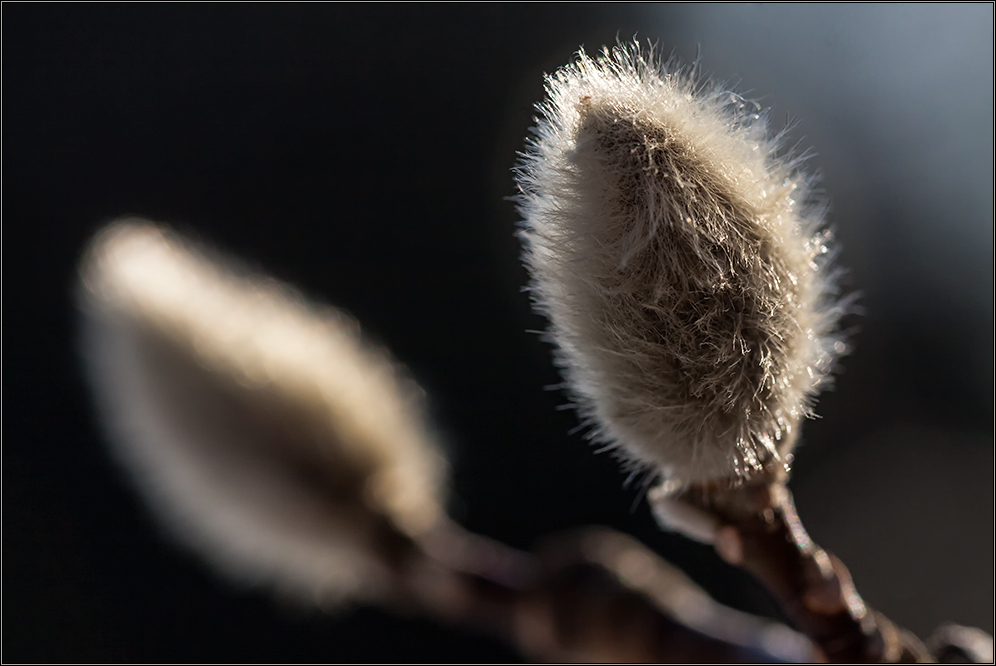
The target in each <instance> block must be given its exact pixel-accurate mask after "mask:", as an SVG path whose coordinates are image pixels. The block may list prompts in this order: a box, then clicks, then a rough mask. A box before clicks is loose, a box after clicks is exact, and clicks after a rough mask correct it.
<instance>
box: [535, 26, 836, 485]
mask: <svg viewBox="0 0 996 666" xmlns="http://www.w3.org/2000/svg"><path fill="white" fill-rule="evenodd" d="M538 109H539V112H540V117H539V119H538V121H537V122H538V125H537V127H536V128H535V130H534V132H535V136H534V138H533V139H532V140H531V141H530V143H529V146H528V149H527V152H526V153H525V154H524V155H523V157H522V161H521V163H520V164H519V166H518V168H517V169H516V177H517V181H518V185H519V189H520V192H521V194H520V195H519V197H518V204H519V210H520V214H521V215H522V217H523V220H524V221H523V223H522V231H521V237H522V239H523V243H524V246H525V251H524V260H525V263H526V265H527V267H528V269H529V272H530V274H531V278H532V283H531V292H532V296H533V299H534V302H535V304H536V307H537V308H538V310H540V311H541V312H542V313H544V314H545V315H546V316H547V317H548V318H549V319H550V328H549V334H548V335H549V339H550V340H551V341H552V342H553V343H554V344H555V347H556V352H555V353H556V360H557V363H558V365H559V366H560V368H561V369H562V372H563V374H564V376H565V378H566V380H567V385H568V387H569V389H570V392H571V395H572V399H573V401H574V403H575V405H576V407H577V409H578V411H579V413H580V415H581V417H582V420H583V422H584V423H585V424H586V425H588V426H590V427H591V431H590V436H591V437H592V438H593V439H594V440H595V441H596V442H597V443H600V444H603V445H607V446H609V447H611V448H613V449H614V450H616V451H617V452H618V453H619V454H620V455H621V456H622V457H623V459H624V460H626V461H627V462H628V464H630V465H631V466H633V467H636V468H648V469H651V470H654V471H658V472H660V473H661V474H662V475H663V476H665V477H666V478H668V479H671V480H672V481H673V482H677V483H682V484H684V483H712V482H715V483H727V482H729V483H735V482H737V481H739V480H743V479H745V478H749V477H751V476H754V475H756V474H758V473H759V472H761V471H762V470H763V469H766V468H768V466H769V465H775V466H776V467H779V466H781V465H785V464H787V461H788V456H789V453H790V451H791V449H792V447H793V446H794V443H795V441H796V437H797V431H798V425H799V422H800V419H801V418H802V417H804V416H808V415H811V414H812V412H811V408H812V405H813V402H814V397H815V395H816V393H817V391H818V390H819V389H820V388H821V387H822V386H823V385H824V384H825V382H826V381H827V380H828V373H829V371H830V368H831V365H832V362H833V360H834V358H835V357H836V356H838V355H839V354H840V353H841V352H843V351H844V344H843V342H842V341H841V339H840V338H839V337H838V336H837V335H835V333H834V329H835V326H836V324H837V320H838V319H839V317H840V314H841V312H842V309H843V308H842V305H841V303H840V302H839V301H838V300H837V299H836V298H835V294H836V289H835V288H834V284H833V283H834V280H833V278H834V274H833V272H832V271H831V270H830V269H829V266H828V262H829V260H830V254H829V252H828V243H829V242H830V234H829V232H828V231H827V230H826V229H825V228H824V226H823V224H824V222H823V212H824V208H823V207H821V206H819V205H816V204H815V203H814V202H812V201H811V199H812V197H811V185H812V178H810V177H809V176H806V175H805V174H803V173H801V172H800V171H799V170H798V167H799V163H800V162H801V160H799V159H788V158H786V157H783V156H781V155H780V150H779V146H778V143H779V141H778V138H777V137H770V136H769V135H768V133H767V127H766V119H765V117H764V115H763V114H762V113H761V112H760V109H759V107H757V106H756V105H753V104H751V103H749V102H745V101H744V100H743V99H742V98H741V97H740V96H738V95H736V94H734V93H731V92H729V91H727V90H724V89H722V88H721V87H709V86H707V85H705V84H703V83H701V82H699V81H696V80H695V78H694V76H692V75H690V74H688V73H687V72H685V71H682V70H680V69H677V68H674V67H672V66H670V65H669V64H661V63H660V62H659V61H658V60H656V58H655V56H654V54H653V52H652V50H651V51H649V52H645V51H642V50H641V49H640V48H639V46H637V45H627V46H618V47H616V48H613V49H611V50H604V51H603V52H602V53H601V55H599V56H598V57H597V58H591V57H589V56H587V55H586V54H585V53H584V51H581V52H580V53H579V54H578V56H577V59H576V60H575V61H574V62H573V63H572V64H570V65H567V66H565V67H563V68H561V69H560V70H559V71H557V72H556V73H555V74H553V75H552V76H548V77H547V79H546V99H545V101H544V102H543V103H542V104H540V105H539V106H538Z"/></svg>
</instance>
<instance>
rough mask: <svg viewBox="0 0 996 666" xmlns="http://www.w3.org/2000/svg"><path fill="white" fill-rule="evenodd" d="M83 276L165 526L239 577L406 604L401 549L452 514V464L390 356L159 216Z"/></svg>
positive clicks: (114, 413) (337, 597)
mask: <svg viewBox="0 0 996 666" xmlns="http://www.w3.org/2000/svg"><path fill="white" fill-rule="evenodd" d="M81 273H82V283H81V284H82V286H81V298H80V301H81V309H82V312H83V352H84V356H85V360H86V362H87V363H86V364H87V370H88V376H89V379H90V381H91V385H92V387H93V389H94V393H95V397H96V399H97V403H98V407H99V408H100V415H101V417H102V421H103V423H104V426H105V428H106V429H107V432H108V435H109V439H110V440H111V444H112V445H113V450H114V452H115V453H116V454H117V457H118V458H119V459H120V461H121V462H122V463H123V464H124V466H125V467H126V469H127V470H128V471H129V472H130V473H131V476H132V479H133V481H134V482H135V483H136V485H137V486H138V488H139V490H140V491H141V492H142V494H143V495H144V496H145V498H146V499H147V500H148V501H149V503H150V505H151V506H152V508H153V509H154V510H155V512H156V514H157V515H158V516H159V517H160V518H161V519H162V520H163V522H164V523H165V524H166V526H167V527H169V528H170V529H171V530H172V532H173V533H174V534H175V535H176V536H177V537H178V538H179V539H180V540H181V541H183V542H185V543H186V544H187V545H188V546H190V547H192V548H194V549H195V550H197V551H198V552H200V554H201V555H203V556H204V557H206V558H207V559H208V560H209V561H211V562H212V563H213V564H214V565H215V566H217V567H218V568H219V569H220V570H221V571H222V572H223V573H226V574H228V575H231V576H234V577H235V578H237V579H241V580H244V581H247V582H250V583H254V584H264V585H269V586H273V587H275V588H277V589H278V590H279V591H280V592H282V593H284V594H289V595H290V596H292V597H294V598H298V599H303V600H304V601H306V602H314V603H318V604H321V605H330V604H334V603H336V602H338V601H341V600H344V599H346V598H357V599H360V600H366V601H380V600H386V599H389V598H390V596H391V590H392V586H393V585H394V583H393V582H392V580H393V579H392V576H393V575H394V574H395V573H396V572H394V571H393V567H394V566H395V565H396V564H397V563H396V562H395V563H392V562H391V561H390V560H391V557H392V551H391V549H392V548H396V545H397V542H399V541H400V542H404V541H405V539H407V538H409V537H417V536H418V535H419V534H421V533H422V532H423V531H425V530H427V529H429V528H430V527H432V526H433V525H434V524H435V523H436V521H437V520H438V519H440V518H441V517H442V513H443V511H442V508H441V497H440V493H441V487H442V484H443V482H444V476H445V471H446V464H445V461H444V459H443V457H442V454H441V453H440V451H439V450H438V448H437V446H436V443H435V441H434V439H433V437H432V435H431V433H430V431H429V429H428V428H427V426H426V424H425V422H424V420H423V414H422V410H421V400H422V394H421V391H420V389H419V388H418V387H417V386H416V385H415V384H414V383H413V382H412V381H411V380H408V379H406V378H405V376H404V374H403V373H402V372H401V370H400V369H399V368H398V367H397V366H396V365H395V364H394V363H393V362H392V361H391V359H390V358H389V357H388V355H387V354H386V352H382V351H379V350H377V349H375V348H373V347H371V346H370V345H368V344H367V343H365V342H364V341H363V340H361V339H360V337H359V327H358V326H357V325H356V324H355V322H354V321H352V320H351V319H350V318H348V317H347V316H345V315H343V314H342V313H340V312H338V311H335V310H332V309H329V308H321V307H318V306H315V305H313V304H309V303H308V302H306V301H305V300H304V299H303V298H302V297H301V296H300V295H298V294H297V293H296V292H294V291H293V290H291V289H290V288H289V287H287V286H285V285H282V284H280V283H277V282H276V281H274V280H271V279H268V278H265V277H262V276H257V275H253V274H251V273H250V272H249V271H247V270H246V269H244V268H242V267H240V266H238V265H236V264H235V263H233V262H231V261H228V260H225V259H223V258H220V257H217V256H215V255H213V254H211V253H208V252H207V251H206V250H204V249H203V248H200V247H198V246H195V245H194V244H192V243H191V242H189V241H186V240H184V239H182V238H180V237H179V236H177V235H176V234H174V233H172V232H170V231H168V230H166V229H164V228H163V227H160V226H157V225H154V224H152V223H149V222H145V221H142V220H123V221H119V222H117V223H114V224H112V225H110V226H109V227H108V228H106V229H105V230H103V231H102V232H101V233H99V234H98V236H97V237H96V239H95V240H94V241H93V242H92V244H91V247H90V249H89V251H88V253H87V256H86V258H85V259H84V262H83V265H82V270H81ZM392 543H394V544H395V545H394V546H392ZM394 555H397V553H396V552H394Z"/></svg>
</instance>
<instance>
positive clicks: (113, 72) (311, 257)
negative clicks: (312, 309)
mask: <svg viewBox="0 0 996 666" xmlns="http://www.w3.org/2000/svg"><path fill="white" fill-rule="evenodd" d="M2 11H3V241H4V243H3V278H4V280H3V297H4V301H3V417H4V418H3V556H4V557H3V583H4V586H3V639H4V640H3V659H4V661H54V662H58V661H73V662H76V661H124V662H128V661H139V662H143V661H155V662H169V661H173V660H176V661H200V662H240V661H249V662H259V661H262V662H294V661H361V662H380V661H384V662H390V661H393V660H404V661H425V662H432V661H461V660H469V661H506V660H516V659H519V657H518V656H517V655H516V654H515V653H514V652H512V651H510V650H509V649H507V648H506V647H504V646H503V645H500V644H498V643H495V642H493V641H492V640H490V639H487V638H483V637H479V636H474V635H470V634H466V633H462V632H459V631H456V630H452V629H449V628H446V627H441V626H438V625H435V624H433V623H432V622H429V621H426V620H420V619H415V618H404V617H396V616H394V615H390V614H387V613H384V612H381V611H379V610H376V609H369V608H358V609H354V610H349V611H345V612H343V613H341V614H339V615H326V614H323V613H320V612H317V611H315V612H306V611H301V610H299V609H293V608H287V607H284V606H282V605H280V604H279V603H277V602H275V601H274V600H273V599H271V597H270V595H269V594H268V593H266V592H265V591H253V590H245V589H239V588H233V587H231V586H229V585H228V584H227V583H225V582H222V581H220V580H218V579H216V578H215V576H214V575H213V573H212V572H211V571H210V570H208V568H207V567H206V566H204V565H202V564H201V563H200V562H199V561H198V560H197V559H196V558H195V557H193V556H192V555H188V554H187V553H186V552H184V551H182V550H180V549H179V548H177V547H175V546H173V545H172V543H171V541H170V540H169V539H168V538H167V537H166V536H165V535H164V534H163V533H161V531H160V530H159V529H158V528H157V527H156V525H155V524H154V523H153V521H152V520H151V518H150V517H149V515H148V514H147V512H146V510H145V508H144V506H143V505H142V504H141V502H140V501H139V500H138V499H137V497H136V496H135V494H134V493H133V492H132V491H131V488H130V487H129V486H128V484H127V481H126V480H125V479H124V478H123V476H122V475H121V474H120V473H119V472H118V470H117V469H116V467H115V466H114V465H113V464H112V462H110V460H109V458H108V456H107V455H106V453H105V450H104V448H103V445H102V441H101V436H100V434H99V431H98V429H97V426H96V423H95V421H94V415H93V412H92V409H91V405H90V403H89V399H88V396H87V391H86V387H85V385H84V382H83V378H82V376H81V373H80V364H79V360H78V357H77V351H76V348H75V325H76V323H75V321H76V320H75V314H74V308H73V298H72V293H73V284H74V279H75V263H76V261H77V259H78V257H79V254H80V252H81V250H82V248H83V246H84V244H85V242H86V241H87V239H88V238H89V237H90V236H91V234H93V233H94V231H96V230H97V229H98V228H99V227H100V226H101V225H102V224H103V223H105V222H106V221H108V220H110V219H112V218H113V217H116V216H119V215H122V214H125V213H133V214H138V215H143V216H146V217H149V218H151V219H154V220H157V221H161V222H167V223H170V224H173V225H175V226H176V227H178V228H180V229H181V230H186V231H190V232H193V233H196V234H198V235H199V236H201V237H202V238H205V239H207V240H209V241H211V242H213V243H215V244H216V245H218V246H220V247H222V248H224V249H226V250H227V251H230V252H232V253H234V254H236V255H239V256H242V257H244V258H246V259H248V260H250V261H252V262H253V263H255V264H256V265H257V266H259V267H260V268H262V269H264V270H266V271H268V272H271V273H273V274H274V275H276V276H278V277H280V278H282V279H284V280H287V281H289V282H292V283H294V284H296V285H298V286H300V287H301V288H303V289H304V290H305V291H306V292H307V293H309V294H310V295H312V296H314V297H316V298H319V299H322V300H326V301H328V302H331V303H333V304H336V305H338V306H340V307H343V308H345V309H347V310H349V311H351V312H352V313H353V314H355V315H356V316H357V317H358V318H359V319H360V321H361V322H363V324H364V327H365V329H366V330H367V331H368V332H369V333H370V334H371V335H372V336H374V337H375V338H376V339H378V340H379V341H381V342H383V343H386V344H387V345H388V346H390V348H391V349H392V350H393V351H394V352H395V354H396V355H397V357H398V358H400V359H401V360H402V361H404V362H405V363H407V364H408V365H409V366H410V368H411V369H412V371H413V372H414V374H415V375H416V376H417V377H418V378H419V379H420V380H421V382H422V383H423V385H424V386H425V387H426V388H427V389H428V391H429V394H430V396H431V400H432V407H433V411H434V416H435V419H436V421H437V423H438V424H439V426H440V429H441V430H442V432H443V433H444V434H445V437H446V444H447V446H448V447H449V450H450V453H451V459H452V464H453V468H454V475H453V481H452V486H453V494H454V499H453V502H452V508H453V514H454V516H455V517H457V518H458V519H459V520H460V521H462V522H463V523H464V524H465V525H466V526H467V527H469V528H470V529H472V530H476V531H479V532H481V533H484V534H487V535H490V536H493V537H496V538H499V539H502V540H504V541H506V542H509V543H511V544H513V545H516V546H520V547H529V546H530V545H531V544H532V543H534V541H535V540H536V539H538V538H540V537H542V536H543V535H544V534H547V533H549V532H551V531H554V530H557V529H561V528H568V527H573V526H579V525H584V524H589V523H601V524H608V525H612V526H614V527H616V528H618V529H621V530H625V531H627V532H630V533H632V534H634V535H636V536H637V537H639V538H640V539H642V540H643V541H644V542H645V543H647V544H648V545H650V546H651V547H653V548H655V549H656V550H657V551H658V552H660V553H662V554H663V555H665V556H666V557H668V558H669V559H671V560H673V561H674V562H676V563H678V564H680V565H681V566H683V567H684V568H685V569H686V570H687V571H689V573H691V574H692V575H693V576H694V577H695V578H696V579H697V580H699V581H700V582H701V583H702V584H703V585H705V586H706V587H707V588H708V589H709V590H710V591H711V592H712V593H713V594H714V595H716V596H717V597H718V598H720V599H721V600H723V601H724V602H726V603H729V604H732V605H735V606H737V607H739V608H743V609H746V610H750V611H753V612H758V613H772V612H773V609H772V607H771V605H770V604H769V603H768V602H767V600H766V598H765V597H764V596H763V594H761V593H760V592H759V591H758V589H757V588H756V587H755V586H754V585H753V583H752V582H751V581H749V580H747V579H746V578H745V577H744V576H743V575H741V574H740V573H739V572H737V571H734V570H731V569H729V568H728V567H726V566H725V565H723V564H722V563H721V562H720V561H719V560H718V559H717V558H716V556H715V555H714V554H713V553H712V551H711V550H710V549H708V548H705V547H700V546H697V545H694V544H690V543H688V542H686V541H685V540H684V539H682V538H680V537H676V536H673V535H667V534H662V533H661V532H659V531H658V530H657V529H656V527H655V526H654V524H653V522H652V519H651V518H650V516H649V512H648V511H647V509H646V506H645V503H643V502H637V499H638V497H637V495H638V492H637V490H636V489H633V488H630V489H625V490H624V489H622V488H621V481H622V480H623V476H622V475H621V474H620V473H619V472H618V471H617V469H616V466H615V464H614V463H613V462H612V460H611V459H610V458H609V457H607V456H604V455H601V456H599V455H595V454H594V453H593V452H592V451H591V450H590V448H589V447H587V446H586V445H585V443H584V442H583V440H582V438H581V436H580V435H573V436H568V435H567V432H568V431H569V430H570V429H571V428H573V427H574V425H575V420H574V417H573V414H572V413H570V412H565V411H557V410H556V409H555V408H556V407H557V405H559V404H561V403H562V402H564V399H563V396H561V395H559V394H557V393H556V392H550V391H545V390H544V388H543V387H544V386H546V385H550V384H555V383H557V381H558V378H557V376H556V374H555V372H554V371H553V369H552V367H551V364H550V360H549V356H550V354H549V349H548V348H547V347H546V346H545V345H544V344H543V343H541V342H540V341H539V340H538V339H537V336H535V335H532V334H529V333H527V332H526V331H527V330H534V329H540V328H542V327H543V326H544V322H543V321H542V320H541V319H540V318H538V317H536V316H535V315H533V314H531V312H530V309H529V303H528V299H527V296H526V295H525V294H523V293H522V292H521V291H520V288H521V286H522V285H523V284H524V283H525V281H526V275H525V272H524V270H523V268H522V267H521V265H520V264H519V261H518V253H519V246H518V244H517V241H516V239H515V238H514V236H513V231H514V227H515V223H516V220H517V218H516V214H515V211H514V206H513V204H511V203H510V202H508V201H507V200H506V199H505V197H508V196H510V195H512V194H514V187H513V183H512V177H511V174H510V171H509V170H510V168H511V167H512V166H513V164H514V162H515V159H516V157H515V151H516V150H519V149H521V147H522V145H523V137H524V136H525V135H526V132H527V128H528V127H529V126H530V124H531V118H532V115H533V111H532V109H531V105H532V104H533V103H534V102H536V101H538V100H539V99H540V98H541V96H542V75H543V73H544V72H552V71H553V70H554V69H556V68H557V67H558V66H560V65H562V64H565V63H567V62H568V61H569V60H570V58H571V56H572V53H573V52H574V51H575V50H576V49H577V48H578V46H580V45H582V44H583V45H585V46H586V47H588V49H589V51H591V50H595V49H597V48H599V47H601V46H602V45H605V44H612V43H613V42H614V41H615V40H616V38H617V36H618V37H620V38H623V39H627V38H630V37H631V36H633V35H638V36H639V37H640V38H641V39H643V40H647V39H650V40H654V41H658V42H659V45H660V48H661V49H662V50H663V51H664V52H665V53H670V52H672V50H673V52H674V53H675V54H676V55H677V56H678V57H680V58H681V59H682V60H684V61H686V62H687V61H690V60H694V59H695V57H696V54H697V53H701V60H700V63H701V66H702V68H703V70H704V71H705V72H706V73H711V74H713V75H715V76H717V77H719V78H720V79H724V80H730V81H731V82H732V83H733V84H738V85H737V87H738V88H739V89H741V90H743V91H747V93H748V96H752V97H755V98H758V99H760V101H761V102H762V103H763V104H764V105H765V106H771V107H772V108H773V109H774V111H773V113H772V124H773V125H774V127H775V128H776V129H777V128H781V127H783V126H784V125H785V123H786V120H787V119H794V118H798V121H799V122H798V124H797V126H796V128H795V129H794V130H792V133H791V135H790V137H791V140H792V141H794V140H796V139H801V140H803V145H804V146H809V147H812V149H813V151H814V152H815V153H816V157H815V158H814V159H812V160H811V162H810V166H811V167H812V168H814V169H817V170H820V171H822V173H823V183H824V189H825V191H826V194H827V196H828V197H829V198H830V200H831V202H832V210H831V222H832V223H833V224H834V225H835V227H836V228H837V230H838V235H839V238H840V241H841V245H842V248H843V251H842V254H841V263H842V264H844V265H845V266H847V267H848V268H849V270H850V272H849V274H848V278H847V281H848V285H849V287H850V288H852V289H859V290H860V291H861V292H862V293H863V298H862V301H861V303H862V305H863V307H864V311H865V314H864V316H862V317H854V318H851V319H850V320H848V322H847V324H848V326H850V327H854V328H855V332H854V334H853V337H852V342H853V343H854V346H855V351H854V352H853V354H852V355H851V356H850V357H849V358H848V359H846V361H845V363H844V367H843V372H842V374H840V376H839V378H838V382H837V387H836V389H835V391H834V392H831V393H828V394H826V395H825V396H824V398H823V400H822V402H821V404H820V406H819V408H818V411H819V412H820V414H821V416H822V418H821V419H819V420H816V421H813V422H810V423H808V424H807V426H806V430H805V434H804V438H805V439H804V443H803V446H802V447H801V448H800V450H799V453H798V457H797V463H796V472H795V477H794V481H793V488H794V489H795V491H796V495H797V501H798V504H799V508H800V512H801V514H802V517H803V519H804V520H805V521H806V523H807V525H808V526H809V529H810V531H811V533H812V534H813V536H814V537H815V539H816V540H817V541H818V542H820V543H821V544H823V545H824V546H826V547H827V548H829V549H830V550H833V551H834V552H836V553H838V554H839V555H840V556H841V557H842V559H843V560H844V561H845V562H847V563H848V565H849V566H850V568H851V570H852V573H853V574H854V576H855V579H856V583H857V586H858V589H859V591H861V592H862V594H863V595H864V597H865V599H866V601H867V602H868V603H869V604H871V605H872V606H875V607H876V608H879V609H881V610H883V611H884V612H886V613H887V614H888V615H890V616H891V617H892V618H893V619H894V620H896V621H898V622H899V623H901V624H904V625H906V626H908V627H909V628H911V629H913V630H914V631H916V632H918V633H920V634H921V635H926V634H928V633H929V632H931V631H932V630H933V629H934V628H935V627H936V626H937V625H938V624H940V623H941V622H944V621H955V622H959V623H964V624H970V625H976V626H980V627H982V628H984V629H986V630H987V631H989V632H992V630H993V545H992V544H993V487H994V476H993V381H992V380H993V373H992V369H993V281H992V280H993V186H992V182H993V125H992V121H993V83H992V81H993V78H992V77H993V64H992V63H993V60H992V58H993V7H992V5H991V4H979V5H968V6H951V7H947V6H941V5H934V6H921V5H916V6H889V5H878V6H780V5H779V6H758V5H741V6H716V7H713V6H706V5H694V6H643V5H640V6H603V5H581V6H548V5H539V6H530V5H527V6H522V5H509V6H501V5H428V6H410V5H385V6H376V5H375V6H367V5H364V6H353V5H310V4H309V5H288V6H282V5H266V4H263V5H234V6H233V5H201V4H182V5H118V4H109V5H85V4H84V5H72V4H70V5H46V4H9V3H5V4H4V5H3V10H2ZM738 82H739V83H738Z"/></svg>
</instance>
